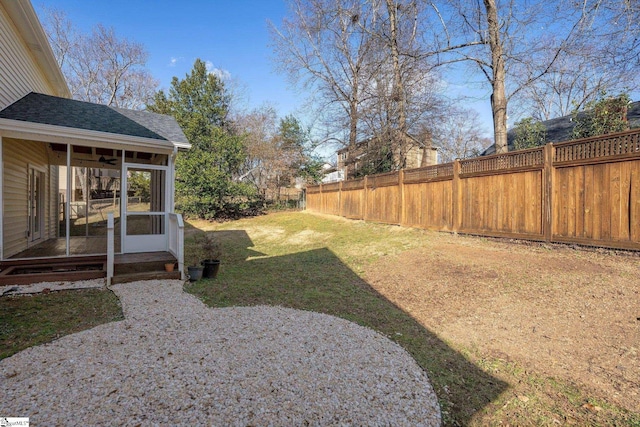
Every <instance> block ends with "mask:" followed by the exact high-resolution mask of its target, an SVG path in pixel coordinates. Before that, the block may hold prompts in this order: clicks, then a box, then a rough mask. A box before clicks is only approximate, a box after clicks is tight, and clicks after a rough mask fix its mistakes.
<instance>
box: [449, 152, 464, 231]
mask: <svg viewBox="0 0 640 427" xmlns="http://www.w3.org/2000/svg"><path fill="white" fill-rule="evenodd" d="M452 193H453V194H452V195H451V196H452V197H451V202H452V204H453V206H452V211H453V212H452V214H453V215H452V216H453V224H452V226H453V227H452V228H453V231H454V232H456V233H457V232H458V231H460V229H461V228H462V189H461V188H460V159H455V160H454V161H453V184H452Z"/></svg>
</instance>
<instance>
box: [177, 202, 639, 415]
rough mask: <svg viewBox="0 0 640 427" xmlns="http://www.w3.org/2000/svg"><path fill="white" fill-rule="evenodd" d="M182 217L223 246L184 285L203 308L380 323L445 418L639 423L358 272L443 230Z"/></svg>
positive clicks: (301, 216) (318, 220)
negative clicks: (477, 345)
mask: <svg viewBox="0 0 640 427" xmlns="http://www.w3.org/2000/svg"><path fill="white" fill-rule="evenodd" d="M191 226H193V227H195V228H200V229H203V230H216V233H215V234H216V236H217V237H218V238H219V239H220V242H221V244H222V246H223V254H224V255H223V257H222V258H223V259H222V266H221V269H220V274H219V276H218V278H217V279H215V280H201V281H199V282H196V283H194V284H190V285H187V287H186V289H187V291H188V292H191V293H193V294H195V295H197V296H198V297H200V298H201V299H202V300H203V301H204V302H205V303H206V304H208V305H210V306H212V307H226V306H252V305H262V304H266V305H280V306H285V307H291V308H297V309H302V310H310V311H315V312H321V313H327V314H331V315H335V316H339V317H342V318H344V319H348V320H351V321H353V322H356V323H358V324H360V325H363V326H367V327H370V328H372V329H374V330H376V331H379V332H381V333H382V334H384V335H386V336H387V337H389V338H390V339H392V340H394V341H396V342H397V343H398V344H400V345H401V346H403V347H404V348H405V349H406V350H407V351H408V352H409V353H410V354H411V355H412V356H413V357H414V359H415V360H416V361H417V362H418V364H419V365H420V366H422V367H423V368H424V369H425V370H426V371H427V373H428V375H429V378H430V380H431V383H432V384H433V386H434V389H435V391H436V394H437V395H438V398H439V402H440V405H441V408H442V412H443V422H444V425H451V426H456V425H506V424H509V425H557V423H558V422H560V423H561V424H565V423H566V422H569V423H571V422H575V423H576V424H577V425H637V424H638V420H639V419H640V418H639V417H638V414H632V413H629V412H628V411H624V410H622V409H619V408H614V407H606V408H605V406H606V405H604V404H600V405H598V406H601V407H602V408H604V409H603V411H602V413H599V414H593V413H589V411H586V410H584V409H583V408H582V404H583V403H585V402H587V401H589V398H588V395H587V394H586V393H585V392H583V391H581V390H580V389H578V388H576V387H574V386H572V385H570V384H568V383H566V382H563V381H561V380H555V379H551V378H545V377H542V376H540V375H537V374H535V373H531V372H526V371H525V370H524V369H523V368H521V367H520V366H518V365H517V363H514V362H505V361H503V360H500V359H497V358H495V357H494V358H491V357H488V356H487V355H481V354H478V352H477V349H468V348H463V347H460V346H457V345H456V343H453V342H448V341H446V339H444V338H442V337H439V336H437V335H436V334H435V333H433V332H432V331H430V330H428V329H426V328H424V327H423V326H422V325H421V324H420V323H418V322H417V321H416V320H415V319H414V318H413V317H412V316H411V315H410V314H408V313H406V312H405V311H403V310H402V309H401V308H399V307H397V306H395V305H394V304H392V303H391V302H389V301H388V300H387V299H385V298H384V297H383V296H382V295H380V294H379V293H378V292H377V291H376V290H375V289H373V288H372V287H371V286H370V285H369V284H368V283H367V282H366V280H365V279H364V278H363V274H362V273H363V271H364V270H365V268H366V267H367V266H368V265H370V264H371V263H374V262H376V260H378V259H380V257H384V256H386V255H394V254H398V253H401V252H403V251H405V250H408V249H412V248H417V247H423V246H429V245H433V244H434V241H435V243H437V242H438V241H439V240H447V239H451V237H450V236H448V235H446V234H437V233H429V232H424V231H420V230H414V229H406V228H400V227H394V226H385V225H379V224H371V223H364V222H360V221H345V220H342V219H340V218H332V217H326V216H318V215H312V214H307V213H289V212H288V213H278V214H271V215H267V216H262V217H257V218H253V219H247V220H241V221H235V222H228V223H224V224H210V223H206V222H194V223H192V224H191ZM187 244H188V242H187ZM523 396H524V397H523ZM525 400H526V401H525Z"/></svg>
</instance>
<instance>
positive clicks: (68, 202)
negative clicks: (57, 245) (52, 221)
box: [64, 144, 73, 256]
mask: <svg viewBox="0 0 640 427" xmlns="http://www.w3.org/2000/svg"><path fill="white" fill-rule="evenodd" d="M72 176H73V171H72V170H71V144H67V200H66V202H65V204H66V205H67V206H66V207H65V209H66V211H67V215H66V218H65V219H64V222H65V225H64V226H65V227H66V229H67V230H66V232H65V238H66V241H67V243H66V249H65V254H66V255H67V256H69V253H70V251H71V248H70V245H71V236H69V235H70V234H71V180H72Z"/></svg>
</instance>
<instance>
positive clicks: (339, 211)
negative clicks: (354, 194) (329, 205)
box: [338, 181, 344, 216]
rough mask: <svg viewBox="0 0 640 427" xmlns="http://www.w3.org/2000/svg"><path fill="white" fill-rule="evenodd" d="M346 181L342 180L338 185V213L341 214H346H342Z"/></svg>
mask: <svg viewBox="0 0 640 427" xmlns="http://www.w3.org/2000/svg"><path fill="white" fill-rule="evenodd" d="M343 182H344V181H340V186H339V187H338V215H340V216H344V215H343V214H342V212H343V211H344V209H342V183H343Z"/></svg>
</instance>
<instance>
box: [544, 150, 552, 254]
mask: <svg viewBox="0 0 640 427" xmlns="http://www.w3.org/2000/svg"><path fill="white" fill-rule="evenodd" d="M553 150H554V148H553V144H552V143H549V144H546V145H545V146H544V169H543V175H542V233H543V235H544V240H545V241H547V242H551V239H552V238H553V173H554V170H553Z"/></svg>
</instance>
